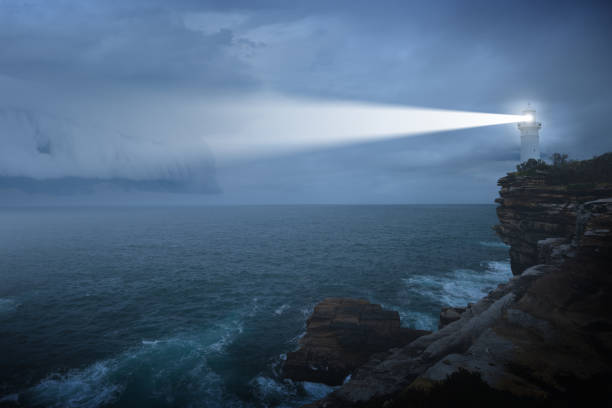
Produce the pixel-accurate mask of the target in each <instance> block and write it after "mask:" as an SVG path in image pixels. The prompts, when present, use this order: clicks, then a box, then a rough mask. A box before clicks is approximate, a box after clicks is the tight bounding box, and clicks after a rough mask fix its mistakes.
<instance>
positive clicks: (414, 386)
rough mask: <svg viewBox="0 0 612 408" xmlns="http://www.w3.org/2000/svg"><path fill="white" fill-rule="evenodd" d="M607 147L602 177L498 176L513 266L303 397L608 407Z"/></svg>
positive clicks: (342, 403)
mask: <svg viewBox="0 0 612 408" xmlns="http://www.w3.org/2000/svg"><path fill="white" fill-rule="evenodd" d="M606 156H607V157H605V159H606V160H608V161H607V162H604V164H605V163H609V164H611V165H610V166H608V167H605V166H599V165H598V166H597V169H598V171H599V173H598V174H604V176H605V177H604V178H605V180H603V181H601V182H599V181H598V180H596V179H594V180H592V182H590V183H581V184H577V185H572V184H569V183H565V184H559V183H550V182H549V179H547V178H546V177H545V176H544V175H542V174H537V173H536V174H535V175H534V174H530V175H527V176H525V175H522V176H519V175H517V174H509V175H508V176H507V177H504V178H502V179H501V180H500V181H499V184H500V185H501V186H502V189H501V192H500V195H501V198H500V199H498V203H499V204H500V206H499V207H498V209H497V214H498V217H499V221H500V224H499V225H498V226H496V230H497V233H498V234H499V235H500V236H501V238H502V239H503V240H504V242H506V243H507V244H509V245H510V246H511V249H510V256H511V260H512V269H513V273H514V275H515V276H514V277H513V278H512V279H510V281H508V282H507V283H505V284H501V285H499V286H498V287H497V288H496V289H494V290H492V291H491V292H490V293H489V294H488V295H487V296H486V297H484V298H483V299H481V300H480V301H478V302H476V303H474V304H470V305H468V306H467V307H466V308H465V309H462V308H445V309H443V310H442V312H441V314H440V330H438V331H437V332H434V333H431V334H429V335H424V336H421V337H419V338H417V339H416V340H414V341H412V342H411V343H409V344H407V345H405V346H403V347H400V348H395V349H390V350H387V351H386V352H382V353H377V354H375V355H373V356H372V357H371V358H370V359H369V360H368V361H367V362H366V363H365V364H363V365H362V366H361V367H360V368H358V369H357V370H355V371H354V372H353V374H352V376H351V379H350V381H348V382H346V383H345V384H344V385H343V386H342V387H340V388H338V389H337V390H336V391H334V392H333V393H331V394H329V395H328V396H327V397H325V398H324V399H322V400H320V401H317V402H315V403H313V404H311V405H309V407H320V408H323V407H325V408H334V407H358V406H359V407H361V406H368V407H378V406H384V407H387V408H394V407H404V406H455V405H456V404H457V402H456V401H455V400H454V398H455V396H459V399H460V400H461V401H462V402H463V403H469V404H471V405H475V404H476V405H478V404H479V403H481V402H482V401H483V400H482V399H481V398H485V399H486V401H487V404H486V405H487V406H488V405H497V406H516V405H522V406H553V405H554V406H577V405H583V404H584V403H585V401H588V403H589V404H591V405H590V406H611V405H612V390H610V388H609V387H608V386H607V383H608V382H609V381H608V379H609V378H610V376H611V375H612V315H611V314H610V310H612V274H611V273H610V271H611V268H610V267H611V266H612V182H610V180H611V179H612V155H606ZM601 162H602V161H600V162H598V163H601ZM573 166H574V167H575V168H579V169H580V166H581V164H580V163H578V164H573ZM587 166H591V168H593V166H592V165H591V164H587ZM458 379H459V380H458ZM461 381H463V383H461ZM458 383H459V385H457V384H458ZM461 384H463V386H462V385H461ZM465 384H468V385H465ZM458 389H459V391H457V390H458ZM472 389H478V390H480V391H479V392H482V393H484V394H486V396H485V395H484V394H477V393H474V392H472V391H471V390H472ZM440 390H444V391H440ZM446 392H448V394H447V395H440V394H445V393H446ZM440 401H442V402H440Z"/></svg>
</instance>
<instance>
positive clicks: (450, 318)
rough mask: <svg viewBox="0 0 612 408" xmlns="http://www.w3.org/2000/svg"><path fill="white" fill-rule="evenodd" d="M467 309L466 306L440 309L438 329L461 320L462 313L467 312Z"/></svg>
mask: <svg viewBox="0 0 612 408" xmlns="http://www.w3.org/2000/svg"><path fill="white" fill-rule="evenodd" d="M466 309H467V308H466V307H443V308H442V310H441V311H440V321H439V322H438V329H441V328H443V327H444V326H446V325H448V324H451V323H452V322H455V321H457V320H459V319H460V318H461V313H463V312H465V311H466Z"/></svg>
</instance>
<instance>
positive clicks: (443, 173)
mask: <svg viewBox="0 0 612 408" xmlns="http://www.w3.org/2000/svg"><path fill="white" fill-rule="evenodd" d="M611 44H612V6H609V5H608V4H607V3H606V2H589V1H583V2H578V1H567V2H565V1H533V0H532V1H513V2H502V1H422V2H409V1H397V2H395V1H376V2H375V1H308V2H302V1H299V2H298V1H295V2H291V1H257V2H256V1H233V2H232V1H213V2H206V1H195V0H194V1H187V0H174V1H171V2H169V1H162V0H150V1H144V0H117V1H113V0H108V1H92V0H65V1H59V0H28V1H19V0H0V143H1V146H0V147H1V149H0V204H21V203H30V204H31V203H41V204H46V203H59V204H63V203H76V204H78V203H87V202H94V203H109V204H113V203H122V204H123V203H143V202H147V203H191V204H196V203H487V202H488V203H491V202H492V201H493V199H494V197H495V195H496V194H497V186H496V185H495V181H496V179H497V178H499V177H500V176H503V175H504V174H505V172H506V171H510V170H512V169H513V167H514V166H515V165H516V163H517V161H518V157H519V136H518V131H517V130H516V128H515V126H514V125H499V126H493V127H485V128H476V129H467V130H461V131H452V132H444V133H434V134H427V135H422V136H416V137H410V138H399V139H394V140H388V141H377V142H370V143H363V144H354V145H350V146H344V147H336V148H330V149H321V150H316V151H308V152H302V153H299V152H297V153H293V154H291V155H285V156H275V157H259V158H257V157H253V158H252V159H249V160H247V161H242V162H227V161H224V158H223V157H220V155H219V154H215V150H214V148H212V147H211V146H210V144H209V143H207V142H206V141H207V139H208V138H211V137H213V136H215V135H214V133H215V129H217V128H220V126H221V124H223V125H227V123H230V124H231V123H232V120H233V118H232V115H231V113H228V114H223V115H218V114H215V115H213V114H212V113H210V112H208V113H207V109H206V108H205V107H206V106H207V104H208V105H209V104H214V103H215V101H216V100H218V99H220V98H225V99H228V98H229V99H233V100H236V101H240V100H245V98H247V97H249V98H252V97H253V95H259V94H274V95H282V96H283V97H290V98H309V100H321V101H329V100H348V101H356V102H368V103H384V104H396V105H409V106H420V107H432V108H441V109H456V110H466V111H478V112H493V113H517V114H518V113H520V111H521V109H522V108H524V107H525V105H526V104H527V102H531V103H532V104H533V105H534V106H535V107H536V109H537V110H538V119H539V120H541V121H542V122H543V129H542V132H541V148H542V152H543V155H544V156H546V155H550V154H551V153H553V152H556V151H560V152H566V153H569V155H570V157H571V158H577V159H578V158H588V157H591V156H593V155H597V154H601V153H604V152H606V151H610V150H612V135H611V134H610V131H609V129H608V124H609V121H610V117H611V115H612V92H611V91H612V78H611V73H612V52H611V50H612V46H611ZM249 100H250V99H249ZM216 136H218V135H216Z"/></svg>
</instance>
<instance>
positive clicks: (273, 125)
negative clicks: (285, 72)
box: [204, 97, 526, 161]
mask: <svg viewBox="0 0 612 408" xmlns="http://www.w3.org/2000/svg"><path fill="white" fill-rule="evenodd" d="M204 109H206V110H207V112H206V114H205V115H204V116H211V115H212V116H211V117H215V118H216V119H217V120H215V122H216V125H215V126H214V129H210V128H209V129H208V131H207V132H206V137H205V139H206V142H207V143H208V144H209V145H210V147H211V148H212V150H213V152H214V154H215V156H217V158H218V159H220V160H221V161H225V160H232V159H240V158H249V157H257V156H262V155H263V156H268V155H276V154H282V153H293V152H298V151H307V150H314V149H320V148H327V147H334V146H340V145H346V144H352V143H361V142H369V141H376V140H382V139H390V138H396V137H407V136H415V135H421V134H425V133H433V132H441V131H449V130H456V129H466V128H473V127H480V126H490V125H499V124H505V123H515V122H521V121H525V120H526V117H525V116H524V115H506V114H497V113H482V112H465V111H456V110H442V109H427V108H419V107H404V106H397V105H381V104H368V103H355V102H329V101H313V100H298V99H287V98H278V97H274V98H271V97H266V98H247V99H241V100H240V101H229V100H226V101H223V102H221V103H216V104H214V105H212V104H211V105H209V106H207V107H204ZM219 122H222V123H223V124H221V125H219ZM209 124H210V123H209ZM204 127H209V126H206V125H205V126H204Z"/></svg>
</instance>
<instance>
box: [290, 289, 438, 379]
mask: <svg viewBox="0 0 612 408" xmlns="http://www.w3.org/2000/svg"><path fill="white" fill-rule="evenodd" d="M428 333H429V332H427V331H423V330H413V329H409V328H404V327H400V318H399V314H398V313H397V312H396V311H391V310H385V309H383V308H382V307H381V306H380V305H377V304H373V303H370V302H368V301H367V300H363V299H349V298H328V299H325V300H323V301H322V302H320V303H319V304H317V305H316V306H315V308H314V312H313V313H312V315H311V316H310V318H309V319H308V321H307V324H306V334H305V335H304V337H302V338H301V340H300V343H299V344H300V348H299V349H298V350H297V351H294V352H291V353H288V354H287V360H286V361H285V364H284V366H283V376H284V377H286V378H290V379H292V380H295V381H311V382H320V383H325V384H328V385H339V384H342V383H343V381H344V380H345V378H346V377H347V376H348V375H349V374H350V373H352V372H353V370H355V369H356V368H358V367H360V366H361V365H363V364H364V363H365V362H366V361H368V359H369V358H370V357H371V356H372V355H374V354H375V353H378V352H382V351H386V350H388V349H390V348H394V347H400V346H403V345H406V344H408V343H410V342H411V341H413V340H415V339H416V338H417V337H419V336H422V335H424V334H428Z"/></svg>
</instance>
